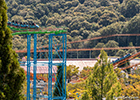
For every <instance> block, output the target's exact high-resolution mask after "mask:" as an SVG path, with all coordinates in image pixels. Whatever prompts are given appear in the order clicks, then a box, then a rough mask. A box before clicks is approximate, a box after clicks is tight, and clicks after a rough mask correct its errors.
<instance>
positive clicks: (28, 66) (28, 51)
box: [27, 35, 31, 100]
mask: <svg viewBox="0 0 140 100" xmlns="http://www.w3.org/2000/svg"><path fill="white" fill-rule="evenodd" d="M30 44H31V35H27V100H30V66H31V63H30Z"/></svg>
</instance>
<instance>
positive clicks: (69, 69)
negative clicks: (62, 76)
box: [67, 65, 79, 81]
mask: <svg viewBox="0 0 140 100" xmlns="http://www.w3.org/2000/svg"><path fill="white" fill-rule="evenodd" d="M78 69H79V67H76V66H75V65H69V66H67V79H68V80H69V81H70V80H71V77H72V76H74V75H76V76H78V75H77V74H78V72H79V70H78Z"/></svg>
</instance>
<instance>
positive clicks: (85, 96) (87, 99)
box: [81, 91, 90, 100]
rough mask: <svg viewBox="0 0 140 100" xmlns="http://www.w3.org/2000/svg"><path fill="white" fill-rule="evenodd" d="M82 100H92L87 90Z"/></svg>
mask: <svg viewBox="0 0 140 100" xmlns="http://www.w3.org/2000/svg"><path fill="white" fill-rule="evenodd" d="M81 100H90V97H89V94H88V92H87V91H85V93H84V94H83V96H82V99H81Z"/></svg>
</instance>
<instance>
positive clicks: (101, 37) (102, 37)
mask: <svg viewBox="0 0 140 100" xmlns="http://www.w3.org/2000/svg"><path fill="white" fill-rule="evenodd" d="M115 36H140V34H139V33H137V34H113V35H108V36H99V37H94V38H90V39H83V40H78V41H71V42H67V44H72V43H78V42H85V41H91V40H98V39H104V38H109V37H115ZM59 45H61V44H59ZM47 47H48V46H41V47H38V49H41V48H47Z"/></svg>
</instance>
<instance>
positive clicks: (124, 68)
mask: <svg viewBox="0 0 140 100" xmlns="http://www.w3.org/2000/svg"><path fill="white" fill-rule="evenodd" d="M138 65H140V63H137V64H134V65H131V66H127V67H123V68H120V69H121V70H126V69H128V68H132V67H134V66H138Z"/></svg>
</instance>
